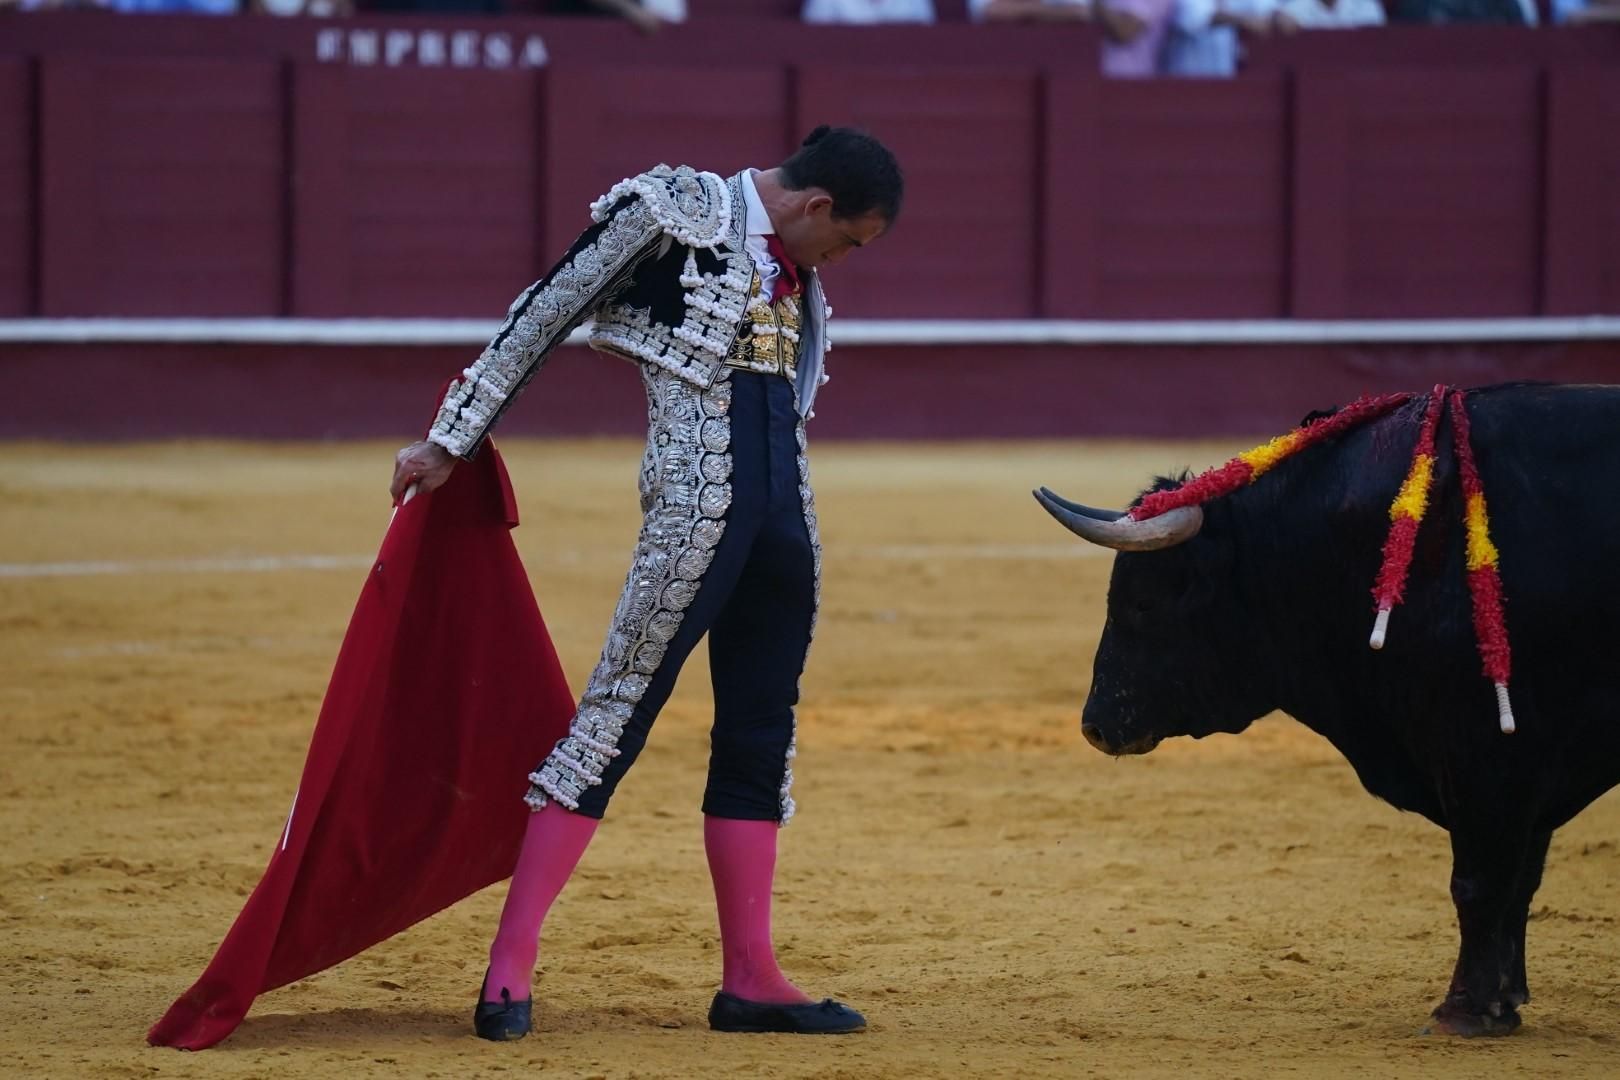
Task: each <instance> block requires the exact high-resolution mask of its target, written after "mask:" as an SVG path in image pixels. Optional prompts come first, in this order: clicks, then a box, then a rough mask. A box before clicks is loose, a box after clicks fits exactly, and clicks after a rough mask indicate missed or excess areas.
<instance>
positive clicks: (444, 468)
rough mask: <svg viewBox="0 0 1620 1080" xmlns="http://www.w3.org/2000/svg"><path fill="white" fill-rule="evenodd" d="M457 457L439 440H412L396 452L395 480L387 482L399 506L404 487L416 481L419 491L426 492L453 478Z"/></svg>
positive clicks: (389, 492) (423, 493)
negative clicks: (434, 441)
mask: <svg viewBox="0 0 1620 1080" xmlns="http://www.w3.org/2000/svg"><path fill="white" fill-rule="evenodd" d="M455 467H456V459H455V458H454V457H453V456H451V454H450V451H448V450H446V449H445V448H444V447H442V446H440V445H439V444H438V443H430V442H417V443H411V445H409V446H407V447H406V448H405V449H403V450H401V451H400V452H399V453H397V454H395V455H394V482H393V483H391V484H389V485H388V494H390V495H392V496H393V497H394V504H395V505H396V506H397V505H399V502H400V500H401V499H403V498H404V497H405V489H406V488H408V487H410V486H411V485H412V484H415V485H416V493H417V494H418V495H426V494H427V493H428V492H430V491H432V490H433V489H434V488H436V487H440V486H441V485H443V484H444V482H445V481H446V480H448V479H450V471H451V470H452V469H454V468H455Z"/></svg>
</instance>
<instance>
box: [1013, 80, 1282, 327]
mask: <svg viewBox="0 0 1620 1080" xmlns="http://www.w3.org/2000/svg"><path fill="white" fill-rule="evenodd" d="M1285 89H1286V88H1285V85H1284V80H1283V78H1282V77H1281V76H1279V75H1275V74H1272V75H1265V76H1256V77H1254V78H1251V79H1243V80H1234V81H1230V82H1200V83H1198V84H1196V86H1193V85H1190V84H1188V83H1184V82H1180V81H1170V80H1164V81H1153V82H1145V81H1141V82H1139V81H1126V80H1120V81H1101V82H1099V81H1097V80H1094V79H1089V78H1084V77H1080V76H1064V77H1057V78H1053V79H1051V80H1050V81H1049V82H1048V85H1047V93H1046V110H1047V118H1048V123H1047V128H1046V140H1047V141H1046V175H1045V193H1044V199H1043V200H1042V203H1041V206H1042V213H1043V215H1044V220H1043V235H1044V238H1045V241H1046V243H1045V247H1044V250H1043V252H1042V256H1043V272H1042V275H1041V284H1042V311H1041V313H1042V314H1044V315H1047V316H1050V317H1060V318H1108V319H1153V318H1164V317H1180V318H1204V317H1241V318H1279V317H1281V316H1283V315H1286V314H1287V313H1288V312H1287V306H1286V305H1287V288H1286V280H1287V255H1288V251H1287V245H1286V237H1287V229H1288V198H1287V190H1288V189H1287V180H1288V161H1287V152H1286V151H1287V134H1288V132H1287V107H1286V106H1287V98H1286V94H1285Z"/></svg>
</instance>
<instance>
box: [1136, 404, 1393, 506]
mask: <svg viewBox="0 0 1620 1080" xmlns="http://www.w3.org/2000/svg"><path fill="white" fill-rule="evenodd" d="M1412 397H1413V395H1412V394H1386V395H1384V396H1382V397H1363V398H1357V399H1356V400H1355V401H1353V402H1351V403H1350V404H1349V405H1346V406H1345V407H1344V408H1342V409H1340V410H1339V411H1338V412H1336V413H1334V414H1333V415H1331V416H1324V417H1320V418H1318V419H1316V420H1313V421H1311V422H1310V423H1309V424H1306V425H1304V426H1303V427H1298V428H1295V429H1294V430H1293V431H1290V432H1289V433H1288V434H1286V435H1279V436H1277V437H1276V438H1275V439H1272V440H1271V441H1270V442H1268V443H1265V444H1264V445H1262V446H1257V447H1255V448H1254V449H1253V450H1247V451H1245V452H1243V453H1241V454H1239V455H1238V456H1237V457H1235V458H1233V459H1232V460H1231V461H1228V462H1227V463H1226V464H1225V465H1220V466H1217V467H1216V468H1213V469H1210V470H1208V471H1206V472H1203V473H1200V474H1199V475H1197V476H1195V477H1193V478H1192V479H1191V480H1189V481H1187V482H1186V483H1185V484H1182V485H1181V486H1180V487H1178V488H1174V489H1170V490H1166V491H1154V492H1149V493H1148V494H1147V495H1144V496H1143V497H1142V501H1141V502H1139V503H1137V504H1136V506H1134V507H1133V508H1132V509H1131V511H1130V516H1131V517H1132V518H1133V519H1134V520H1136V521H1146V520H1147V519H1148V518H1155V517H1158V516H1159V515H1160V514H1163V513H1167V512H1169V511H1171V510H1174V509H1176V508H1177V507H1180V506H1202V505H1203V504H1204V503H1206V502H1208V501H1210V500H1211V499H1218V498H1220V497H1221V496H1223V495H1230V494H1231V493H1232V492H1234V491H1236V490H1237V489H1238V488H1241V487H1246V486H1247V485H1249V484H1251V483H1253V482H1254V480H1255V478H1256V477H1259V476H1261V475H1263V474H1264V473H1266V472H1268V471H1270V470H1271V469H1272V468H1273V467H1274V466H1275V465H1277V463H1279V462H1281V461H1282V460H1283V459H1285V458H1288V457H1292V456H1293V455H1294V454H1297V453H1299V452H1300V451H1301V450H1304V449H1305V448H1306V447H1309V446H1314V445H1316V444H1317V443H1319V442H1323V441H1324V440H1327V439H1331V438H1333V437H1334V436H1336V435H1339V434H1342V433H1343V432H1345V431H1348V430H1349V429H1350V428H1353V427H1357V426H1359V425H1361V424H1364V423H1366V422H1367V421H1369V420H1375V419H1377V418H1378V417H1380V416H1383V415H1384V414H1385V413H1388V412H1392V411H1394V410H1395V409H1398V408H1400V407H1401V406H1402V405H1404V404H1406V403H1407V402H1408V401H1411V400H1412Z"/></svg>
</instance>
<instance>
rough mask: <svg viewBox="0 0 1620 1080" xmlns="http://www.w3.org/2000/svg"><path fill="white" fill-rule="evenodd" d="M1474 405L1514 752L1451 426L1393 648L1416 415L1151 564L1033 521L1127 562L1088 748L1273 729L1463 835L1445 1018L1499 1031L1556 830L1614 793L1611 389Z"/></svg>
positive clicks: (1477, 398) (1087, 728)
mask: <svg viewBox="0 0 1620 1080" xmlns="http://www.w3.org/2000/svg"><path fill="white" fill-rule="evenodd" d="M1467 403H1468V409H1469V413H1470V416H1471V417H1472V427H1473V436H1472V443H1473V446H1474V450H1475V454H1476V456H1477V459H1478V462H1479V470H1480V474H1481V477H1482V479H1483V482H1484V489H1485V497H1486V501H1487V505H1488V507H1489V512H1490V520H1491V536H1492V539H1493V540H1494V541H1495V542H1496V546H1497V548H1498V549H1499V551H1500V552H1501V575H1502V583H1503V591H1504V596H1505V600H1504V608H1505V613H1506V623H1507V629H1508V634H1509V636H1510V639H1511V644H1512V649H1513V674H1512V682H1511V686H1512V696H1513V706H1514V713H1515V715H1516V717H1517V720H1518V731H1517V733H1516V734H1513V735H1504V734H1502V733H1501V731H1500V730H1499V729H1498V727H1497V717H1496V701H1495V696H1494V692H1493V689H1492V685H1491V683H1490V681H1489V680H1488V679H1487V678H1486V677H1485V676H1484V675H1483V674H1482V671H1481V662H1480V659H1479V655H1478V653H1477V652H1476V646H1475V640H1474V631H1473V624H1472V616H1471V608H1470V600H1469V592H1468V587H1467V584H1466V581H1465V578H1464V569H1465V551H1464V540H1465V530H1464V526H1463V505H1462V503H1463V499H1462V496H1461V493H1460V490H1459V485H1458V480H1457V475H1456V464H1455V460H1456V459H1455V456H1454V454H1453V452H1452V451H1453V448H1452V441H1451V436H1450V431H1449V426H1448V425H1442V427H1441V438H1440V442H1439V444H1438V446H1437V448H1436V466H1435V476H1434V487H1433V489H1432V491H1431V496H1430V502H1429V508H1428V512H1427V514H1426V515H1425V517H1424V520H1423V525H1422V528H1421V530H1420V532H1419V534H1418V539H1417V546H1416V550H1415V553H1414V557H1413V561H1412V568H1411V576H1410V579H1409V582H1408V585H1407V589H1406V594H1405V602H1404V603H1403V604H1402V605H1401V606H1399V607H1397V608H1396V609H1395V613H1394V618H1393V620H1392V621H1391V623H1390V627H1389V639H1388V643H1387V644H1386V645H1385V647H1384V648H1383V649H1382V651H1378V652H1375V651H1373V650H1372V649H1370V648H1369V647H1368V633H1369V630H1370V628H1371V625H1372V620H1373V614H1374V613H1373V610H1372V601H1371V591H1370V590H1371V587H1372V584H1373V581H1374V578H1375V576H1376V574H1377V571H1378V567H1379V563H1380V557H1381V548H1382V545H1383V542H1384V538H1385V536H1386V534H1387V532H1388V529H1389V524H1390V519H1389V505H1390V502H1391V500H1392V498H1393V497H1394V494H1395V492H1396V490H1397V489H1398V488H1399V487H1400V484H1401V481H1402V479H1403V478H1404V476H1405V473H1406V469H1407V467H1408V464H1409V462H1410V459H1411V451H1412V446H1413V443H1414V440H1415V438H1416V434H1417V429H1418V426H1419V423H1420V420H1421V417H1422V415H1423V412H1422V410H1423V407H1424V404H1425V403H1424V401H1422V400H1417V401H1415V402H1413V403H1410V404H1408V405H1406V406H1404V407H1403V408H1401V409H1400V410H1399V411H1397V412H1395V413H1393V414H1390V415H1389V416H1386V417H1384V418H1382V419H1380V420H1376V421H1373V422H1371V423H1369V424H1366V425H1364V426H1362V427H1360V428H1358V429H1354V430H1352V431H1350V432H1348V433H1346V434H1344V435H1342V436H1340V437H1339V438H1338V439H1337V440H1336V441H1333V442H1331V443H1327V444H1324V445H1319V446H1316V447H1313V448H1310V449H1307V450H1305V451H1303V452H1301V453H1300V454H1298V455H1296V456H1295V457H1293V458H1289V459H1286V460H1284V461H1283V462H1281V463H1280V464H1279V465H1278V466H1277V467H1276V468H1275V469H1273V470H1272V471H1271V472H1268V473H1265V474H1264V475H1263V476H1261V477H1260V478H1258V479H1257V480H1256V481H1255V482H1254V483H1253V484H1252V485H1251V486H1249V487H1246V488H1243V489H1240V490H1239V491H1237V492H1235V493H1233V494H1232V495H1230V496H1227V497H1225V498H1223V499H1217V500H1215V501H1213V502H1211V503H1210V504H1209V505H1207V506H1206V507H1204V508H1203V515H1202V521H1201V522H1200V521H1199V520H1198V519H1197V517H1198V510H1197V509H1196V508H1192V509H1190V510H1188V511H1186V512H1185V513H1181V512H1173V513H1181V518H1182V520H1180V521H1179V522H1175V523H1172V524H1171V525H1170V527H1169V535H1166V526H1165V524H1164V523H1163V522H1160V523H1159V525H1158V526H1157V530H1158V533H1159V535H1158V536H1156V537H1149V538H1147V542H1146V544H1138V543H1134V542H1133V540H1134V539H1140V537H1136V536H1135V535H1134V533H1135V532H1136V530H1137V529H1138V526H1136V525H1132V524H1130V523H1128V522H1124V521H1121V522H1118V523H1114V524H1109V523H1107V519H1109V518H1110V516H1111V515H1110V514H1109V513H1108V512H1105V511H1103V512H1099V511H1090V510H1089V509H1088V508H1084V507H1079V506H1077V505H1076V504H1065V503H1064V502H1063V501H1062V500H1061V499H1055V498H1054V497H1052V496H1051V495H1050V493H1044V492H1043V493H1042V502H1043V503H1044V504H1045V505H1046V506H1047V509H1048V510H1050V511H1051V512H1052V513H1053V515H1054V516H1055V517H1057V518H1058V519H1059V520H1060V521H1063V522H1064V523H1065V524H1066V525H1068V526H1069V527H1070V528H1071V529H1072V530H1074V531H1076V532H1079V533H1081V535H1084V536H1087V538H1088V539H1091V540H1093V541H1094V542H1101V543H1104V544H1105V545H1106V546H1110V547H1116V548H1119V549H1120V554H1119V555H1118V556H1116V558H1115V562H1114V569H1113V578H1112V581H1111V582H1110V584H1109V590H1108V619H1107V623H1106V624H1105V626H1104V628H1103V632H1102V640H1101V642H1100V644H1099V645H1098V647H1097V658H1096V663H1095V668H1094V671H1093V674H1092V684H1091V694H1090V697H1089V698H1088V699H1087V701H1086V706H1085V713H1084V717H1083V721H1082V730H1083V732H1084V734H1085V737H1086V738H1087V739H1088V740H1089V741H1090V742H1091V743H1092V744H1093V745H1094V746H1096V747H1097V748H1098V749H1101V750H1103V751H1105V752H1107V753H1110V754H1137V753H1145V752H1147V751H1149V750H1151V749H1153V747H1154V746H1155V745H1157V744H1158V742H1159V741H1160V740H1161V739H1164V738H1166V737H1169V736H1172V735H1191V736H1193V737H1195V738H1198V737H1202V736H1205V735H1209V734H1212V733H1214V732H1232V733H1236V732H1240V731H1242V730H1244V729H1245V728H1246V727H1248V726H1249V724H1251V723H1252V722H1253V721H1254V720H1256V719H1257V718H1259V717H1261V716H1264V715H1265V714H1267V713H1269V712H1271V711H1273V710H1281V711H1282V712H1285V713H1287V714H1289V715H1290V716H1292V717H1294V718H1295V719H1297V720H1299V721H1300V722H1302V723H1304V724H1305V725H1306V726H1307V727H1309V728H1311V729H1312V730H1313V731H1316V732H1318V733H1319V734H1321V735H1322V736H1324V737H1325V738H1327V739H1328V741H1330V742H1331V743H1332V744H1333V745H1334V746H1335V747H1337V748H1338V749H1339V751H1340V752H1341V753H1342V754H1343V755H1344V756H1345V758H1346V759H1348V760H1349V762H1350V764H1351V766H1353V767H1354V769H1355V771H1356V775H1357V777H1358V778H1359V779H1360V780H1361V783H1362V784H1363V785H1364V786H1365V787H1366V788H1367V790H1368V791H1370V792H1371V793H1372V794H1374V795H1376V796H1378V797H1379V798H1381V799H1384V800H1386V801H1388V802H1390V803H1392V804H1393V805H1395V806H1396V807H1398V808H1400V809H1402V810H1410V811H1414V812H1416V813H1419V814H1422V815H1423V816H1424V817H1426V818H1428V819H1429V820H1430V821H1432V822H1434V823H1435V824H1436V825H1438V826H1440V827H1441V828H1443V829H1445V830H1447V831H1448V832H1449V833H1450V834H1451V850H1452V871H1451V895H1452V899H1453V901H1454V902H1455V904H1456V909H1457V922H1458V925H1459V928H1460V930H1461V937H1462V944H1461V948H1460V950H1459V953H1458V957H1457V966H1456V968H1455V970H1454V973H1453V975H1452V978H1451V985H1450V989H1449V992H1448V993H1447V995H1446V998H1445V1000H1444V1001H1443V1002H1442V1003H1441V1004H1440V1006H1439V1007H1438V1008H1436V1009H1435V1011H1434V1016H1435V1018H1436V1021H1437V1026H1438V1027H1439V1028H1440V1029H1442V1030H1445V1031H1450V1032H1455V1033H1459V1034H1506V1033H1508V1032H1510V1031H1512V1030H1513V1029H1514V1028H1516V1027H1517V1026H1518V1024H1519V1015H1518V1008H1517V1007H1518V1006H1519V1005H1521V1004H1523V1003H1524V1002H1526V1001H1528V1000H1529V998H1530V993H1529V989H1528V986H1527V984H1526V978H1525V961H1524V945H1525V924H1526V921H1527V919H1528V916H1529V911H1530V901H1531V898H1532V897H1533V896H1534V895H1535V891H1536V888H1537V887H1538V886H1539V885H1540V883H1541V874H1542V868H1543V865H1544V864H1545V862H1546V857H1547V847H1548V844H1549V842H1550V841H1551V839H1552V834H1553V830H1555V829H1557V828H1558V827H1559V826H1561V825H1563V824H1564V823H1565V822H1567V821H1569V820H1570V819H1571V818H1573V817H1574V816H1575V815H1576V814H1577V813H1579V812H1580V811H1581V810H1582V809H1584V808H1585V807H1586V806H1587V805H1588V804H1590V803H1591V802H1592V801H1593V800H1594V799H1596V798H1597V797H1598V796H1600V795H1602V794H1603V793H1604V792H1605V791H1607V790H1608V789H1609V788H1610V787H1612V786H1614V784H1615V783H1616V782H1620V616H1617V615H1616V601H1617V598H1620V502H1617V500H1616V499H1615V497H1614V492H1615V485H1616V483H1617V479H1616V478H1620V387H1574V386H1564V387H1553V386H1509V387H1496V388H1489V389H1485V390H1479V391H1473V392H1471V393H1470V394H1469V395H1468V397H1467ZM1158 486H1159V487H1161V488H1162V487H1165V486H1173V482H1170V481H1160V483H1159V485H1158ZM1148 524H1149V523H1140V526H1141V527H1145V526H1147V525H1148ZM1143 547H1147V548H1156V550H1142V548H1143Z"/></svg>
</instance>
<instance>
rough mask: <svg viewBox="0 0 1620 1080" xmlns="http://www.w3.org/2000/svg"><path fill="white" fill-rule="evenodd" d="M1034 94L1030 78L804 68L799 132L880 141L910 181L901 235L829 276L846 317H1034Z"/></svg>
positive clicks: (1037, 134)
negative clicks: (879, 137)
mask: <svg viewBox="0 0 1620 1080" xmlns="http://www.w3.org/2000/svg"><path fill="white" fill-rule="evenodd" d="M1037 91H1038V86H1037V83H1036V80H1035V78H1034V77H1033V76H1032V75H1029V74H1023V73H1018V72H1008V71H995V70H984V71H977V70H972V69H956V70H952V71H949V72H942V71H928V70H923V69H915V68H908V67H899V68H881V69H874V68H871V67H844V66H838V67H833V66H805V67H802V68H800V70H799V79H798V85H797V92H796V94H795V95H794V97H795V101H796V103H797V110H798V111H797V122H796V124H795V129H796V130H805V129H807V128H809V127H810V126H812V124H813V123H816V122H828V123H838V124H854V125H857V126H861V127H865V128H867V129H869V130H872V131H876V132H882V133H884V137H885V139H886V140H887V141H888V142H889V143H890V145H891V146H892V147H893V148H894V151H895V155H896V156H897V157H898V158H899V159H900V161H901V163H902V166H903V167H904V169H905V172H906V201H905V206H904V208H903V209H902V210H901V219H900V222H899V223H898V225H897V227H896V229H895V232H894V235H893V236H892V237H888V238H885V239H883V240H881V241H880V242H879V243H877V244H874V245H873V246H872V250H871V251H862V252H859V253H857V254H855V255H854V256H852V257H851V258H850V259H849V261H848V262H847V263H846V264H844V265H842V266H839V267H837V268H836V270H834V271H831V272H830V273H829V282H830V283H829V286H828V290H829V296H830V298H831V301H832V304H833V306H834V307H835V308H836V309H837V311H838V314H839V315H841V316H845V317H874V316H883V317H886V318H903V317H908V316H910V317H933V318H959V319H973V318H998V317H999V318H1018V317H1027V316H1030V315H1033V314H1035V311H1034V301H1035V297H1036V295H1037V289H1036V272H1037V268H1038V256H1037V251H1038V236H1039V229H1040V222H1039V219H1038V207H1039V201H1038V196H1039V193H1040V179H1041V178H1040V173H1039V171H1038V169H1037V168H1036V167H1035V163H1036V162H1038V161H1039V160H1040V153H1039V144H1040V131H1039V128H1038V126H1037V117H1038V113H1037V111H1036V106H1037V104H1038V101H1039V98H1038V96H1037ZM833 282H835V284H833Z"/></svg>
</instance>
